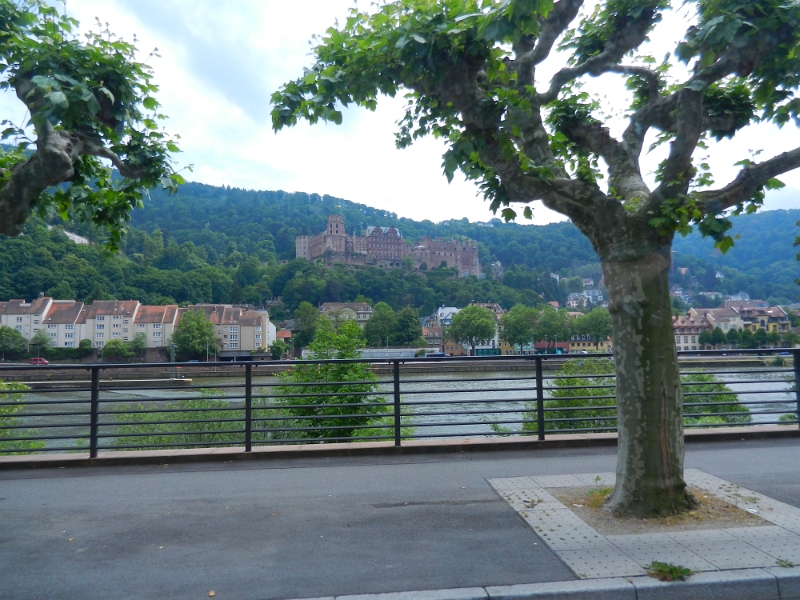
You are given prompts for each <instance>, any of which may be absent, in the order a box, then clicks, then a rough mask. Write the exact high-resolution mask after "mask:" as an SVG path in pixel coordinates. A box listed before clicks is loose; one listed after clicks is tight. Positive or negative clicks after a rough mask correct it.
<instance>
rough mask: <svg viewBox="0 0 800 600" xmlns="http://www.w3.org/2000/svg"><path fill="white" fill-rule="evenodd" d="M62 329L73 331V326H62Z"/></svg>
mask: <svg viewBox="0 0 800 600" xmlns="http://www.w3.org/2000/svg"><path fill="white" fill-rule="evenodd" d="M64 329H66V330H67V331H72V330H73V329H75V325H64Z"/></svg>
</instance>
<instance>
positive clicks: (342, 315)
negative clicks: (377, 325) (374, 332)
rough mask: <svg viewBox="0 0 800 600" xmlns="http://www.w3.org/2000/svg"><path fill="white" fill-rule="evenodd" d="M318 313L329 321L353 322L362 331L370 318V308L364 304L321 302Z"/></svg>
mask: <svg viewBox="0 0 800 600" xmlns="http://www.w3.org/2000/svg"><path fill="white" fill-rule="evenodd" d="M319 312H320V313H321V314H322V315H323V316H325V317H327V318H328V319H330V320H331V321H355V322H356V323H358V324H359V326H360V327H361V328H362V329H363V328H364V326H365V325H366V324H367V321H369V320H370V319H371V318H372V307H371V306H370V305H369V304H367V303H366V302H323V303H322V304H321V305H320V307H319Z"/></svg>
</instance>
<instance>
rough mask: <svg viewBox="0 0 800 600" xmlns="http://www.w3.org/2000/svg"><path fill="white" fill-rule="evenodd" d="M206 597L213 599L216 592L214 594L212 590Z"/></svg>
mask: <svg viewBox="0 0 800 600" xmlns="http://www.w3.org/2000/svg"><path fill="white" fill-rule="evenodd" d="M208 595H209V597H211V598H213V597H214V596H216V595H217V592H215V591H214V590H211V591H210V592H208Z"/></svg>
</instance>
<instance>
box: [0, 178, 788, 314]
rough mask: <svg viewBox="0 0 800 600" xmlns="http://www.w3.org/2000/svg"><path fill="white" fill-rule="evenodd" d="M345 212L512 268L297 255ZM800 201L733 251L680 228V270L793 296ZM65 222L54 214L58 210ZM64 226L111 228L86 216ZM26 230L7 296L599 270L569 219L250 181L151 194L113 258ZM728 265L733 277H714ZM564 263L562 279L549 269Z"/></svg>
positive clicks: (300, 286)
mask: <svg viewBox="0 0 800 600" xmlns="http://www.w3.org/2000/svg"><path fill="white" fill-rule="evenodd" d="M335 213H340V214H342V216H343V218H344V221H345V226H346V229H347V231H348V232H349V233H353V232H356V233H358V234H360V235H363V231H364V229H365V227H367V226H369V225H381V226H384V225H392V226H395V227H397V228H399V229H400V230H401V231H402V233H403V235H404V236H405V237H406V238H407V239H409V240H413V239H415V238H419V237H423V236H432V237H453V236H465V237H468V238H471V239H475V240H478V242H479V248H480V256H481V262H482V264H483V266H484V269H485V270H486V271H487V272H488V273H491V270H490V264H491V263H492V262H494V261H498V260H499V261H500V262H501V263H502V264H503V267H504V270H505V275H504V277H503V279H502V281H494V280H491V278H490V277H489V278H487V279H486V280H477V279H476V278H474V277H470V278H458V277H457V276H456V275H457V274H456V273H453V272H452V271H449V270H448V269H431V270H430V271H427V272H416V271H405V270H396V271H391V272H384V271H381V270H380V269H376V268H362V269H359V270H358V272H353V271H352V270H350V269H344V268H336V269H325V268H323V267H321V266H320V265H315V264H309V263H307V262H306V261H302V260H293V258H294V238H295V236H297V235H315V234H317V233H320V232H321V231H323V230H324V228H325V225H326V222H327V218H328V216H329V215H330V214H335ZM798 220H800V210H793V211H772V212H764V213H759V214H755V215H750V216H743V217H737V218H735V219H734V223H735V224H734V230H733V232H734V234H737V233H738V234H740V239H738V240H737V242H736V246H735V247H734V248H733V249H732V250H731V251H729V252H728V254H727V255H725V256H720V255H719V253H718V252H717V251H715V250H714V248H713V244H712V243H711V241H710V240H703V239H701V238H700V236H699V235H696V234H693V235H690V236H689V237H687V238H680V237H678V238H677V239H676V241H675V250H676V254H675V264H676V266H677V267H689V271H688V272H687V273H685V274H684V273H681V272H680V271H679V270H676V272H675V275H674V277H673V282H674V283H679V284H681V285H684V286H686V287H689V288H693V289H694V290H695V291H718V292H720V293H735V292H739V291H745V292H747V293H749V294H750V295H751V297H757V298H764V299H767V300H770V301H771V302H773V303H782V304H785V303H789V302H794V301H795V300H796V299H797V297H798V287H797V285H796V284H795V279H800V263H798V261H796V260H795V258H794V254H795V249H794V248H793V247H792V243H793V241H794V237H795V235H796V234H797V233H798V230H797V227H796V226H795V222H796V221H798ZM51 223H52V224H54V225H55V224H56V221H55V220H53V221H51ZM67 229H68V230H70V231H74V232H75V233H79V234H81V235H85V236H87V237H89V238H90V239H92V240H95V241H98V242H99V241H101V240H102V233H101V232H97V231H93V230H92V229H91V228H90V227H88V226H75V225H74V224H70V225H68V226H67ZM25 233H26V235H24V236H20V237H18V238H5V237H3V236H0V300H7V299H9V298H28V299H30V298H32V297H35V296H36V295H38V294H39V293H40V292H44V293H46V294H48V295H52V296H56V297H58V298H62V299H68V298H74V299H80V300H84V301H91V300H93V299H102V298H136V299H139V300H141V301H142V302H145V303H150V304H156V303H167V302H178V303H197V302H249V303H253V304H261V303H264V302H265V301H267V300H269V299H271V298H272V297H274V296H281V297H283V299H284V306H283V308H273V309H271V310H272V311H273V313H274V315H275V318H281V317H282V316H285V315H288V314H289V313H290V312H291V311H292V310H293V309H294V307H296V306H297V305H298V304H299V302H300V301H302V300H308V301H310V302H312V303H314V304H318V303H319V302H325V301H352V300H355V299H356V298H363V299H366V300H369V301H372V302H379V301H384V302H387V303H389V304H390V305H391V306H392V307H393V308H395V309H398V308H402V307H403V306H405V305H407V304H410V305H411V306H414V307H415V308H418V309H419V310H420V312H421V313H422V314H428V313H430V312H431V311H432V310H433V309H434V308H435V307H436V306H439V305H441V304H448V305H456V306H463V305H465V304H467V303H469V302H470V301H473V300H474V301H479V302H498V303H500V304H501V305H502V306H504V307H510V306H511V305H513V304H515V303H518V302H522V303H526V304H535V303H537V302H541V301H542V300H547V301H549V300H558V301H559V302H562V303H563V302H564V300H565V298H566V295H567V294H568V293H569V292H571V291H578V290H580V289H582V284H581V280H580V278H582V277H591V278H594V279H595V281H598V280H599V277H600V266H599V264H598V260H597V256H596V255H595V253H594V251H593V250H592V248H591V246H590V245H589V243H588V241H587V240H586V239H585V238H584V237H583V236H582V235H581V234H580V233H579V232H578V230H577V229H576V228H575V227H574V226H573V225H572V224H570V223H555V224H551V225H546V226H531V225H524V224H514V223H510V224H509V223H503V222H502V221H500V220H499V219H493V220H491V221H489V222H488V223H469V222H468V221H467V219H461V220H451V221H447V222H443V223H432V222H430V221H421V222H420V221H414V220H411V219H405V218H398V217H397V216H396V215H395V214H392V213H389V212H386V211H381V210H377V209H373V208H370V207H367V206H364V205H359V204H355V203H353V202H348V201H346V200H341V199H337V198H332V197H329V196H318V195H313V194H303V193H286V192H280V191H273V192H269V191H246V190H240V189H234V188H227V187H224V188H223V187H214V186H208V185H202V184H197V183H189V184H187V185H185V186H183V187H182V188H181V191H180V193H179V194H178V195H176V196H172V197H168V196H167V195H166V194H163V193H160V192H159V193H155V194H153V197H152V199H151V200H149V201H147V202H146V203H145V208H143V209H140V210H136V211H134V213H133V220H132V227H131V231H130V234H129V236H128V238H127V240H126V241H125V244H124V248H123V252H122V253H121V254H120V255H117V256H113V257H106V256H104V255H103V253H102V251H101V249H100V247H99V246H78V245H76V244H74V243H72V242H70V241H69V240H67V238H66V237H65V236H64V235H63V234H61V233H60V232H59V230H58V228H56V229H55V230H54V231H48V230H47V229H46V228H45V227H44V223H43V222H42V221H39V220H38V219H31V221H30V222H29V223H28V225H27V226H26V230H25ZM717 272H721V273H722V274H723V275H724V278H719V277H717V276H716V273H717ZM551 273H558V274H559V275H560V276H561V278H562V279H561V284H560V285H559V284H557V283H556V280H555V279H553V278H552V277H550V274H551Z"/></svg>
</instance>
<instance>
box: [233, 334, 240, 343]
mask: <svg viewBox="0 0 800 600" xmlns="http://www.w3.org/2000/svg"><path fill="white" fill-rule="evenodd" d="M231 341H232V342H238V341H239V334H238V333H232V334H231Z"/></svg>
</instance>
